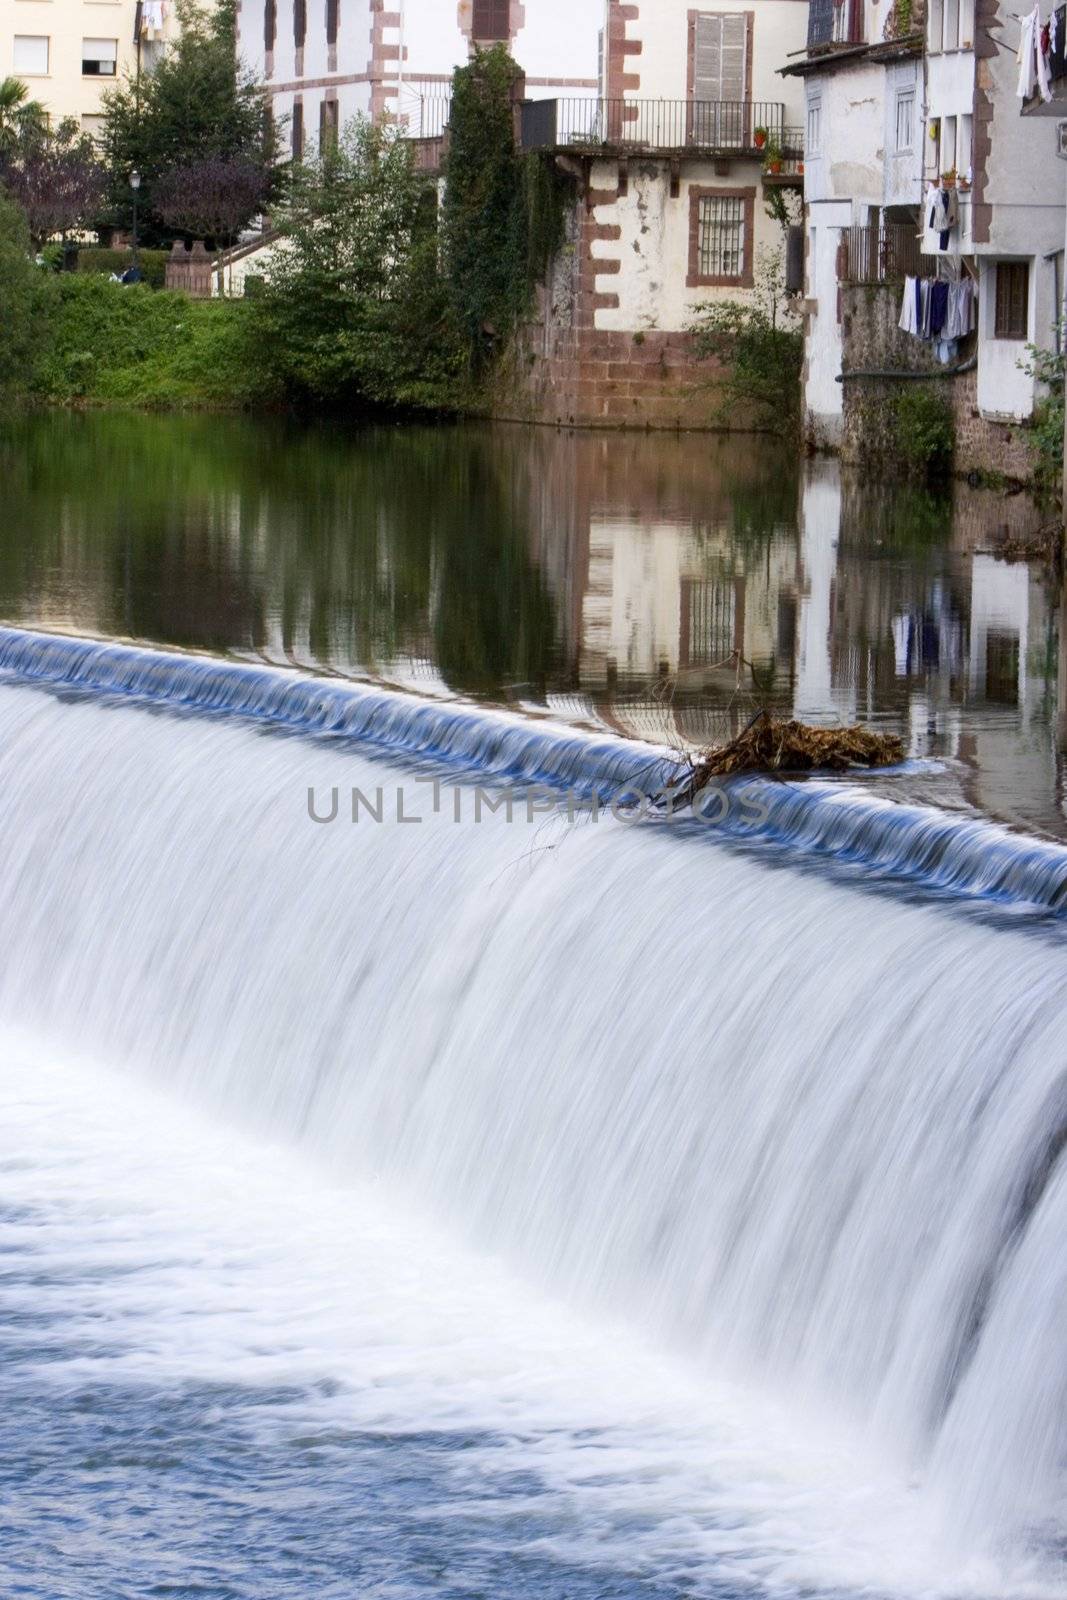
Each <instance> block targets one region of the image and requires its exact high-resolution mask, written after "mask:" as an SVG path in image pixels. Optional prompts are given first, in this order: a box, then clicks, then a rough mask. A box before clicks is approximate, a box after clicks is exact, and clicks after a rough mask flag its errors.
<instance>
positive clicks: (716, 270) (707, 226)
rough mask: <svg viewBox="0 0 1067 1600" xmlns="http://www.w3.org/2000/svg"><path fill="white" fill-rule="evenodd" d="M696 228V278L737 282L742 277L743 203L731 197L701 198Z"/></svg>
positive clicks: (704, 196)
mask: <svg viewBox="0 0 1067 1600" xmlns="http://www.w3.org/2000/svg"><path fill="white" fill-rule="evenodd" d="M697 228H698V233H697V271H698V272H699V274H700V276H701V277H702V278H727V279H729V278H736V279H737V280H738V282H740V280H741V279H742V278H743V277H744V274H745V202H744V201H743V200H742V199H740V198H736V197H734V196H722V195H703V196H702V197H701V201H700V213H699V217H698V222H697Z"/></svg>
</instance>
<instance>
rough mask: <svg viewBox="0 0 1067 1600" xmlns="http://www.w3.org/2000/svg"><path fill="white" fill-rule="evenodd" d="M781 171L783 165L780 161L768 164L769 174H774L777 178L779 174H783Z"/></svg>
mask: <svg viewBox="0 0 1067 1600" xmlns="http://www.w3.org/2000/svg"><path fill="white" fill-rule="evenodd" d="M781 170H782V163H781V162H780V161H768V163H767V171H768V172H773V173H774V174H775V175H776V176H777V174H778V173H779V172H781Z"/></svg>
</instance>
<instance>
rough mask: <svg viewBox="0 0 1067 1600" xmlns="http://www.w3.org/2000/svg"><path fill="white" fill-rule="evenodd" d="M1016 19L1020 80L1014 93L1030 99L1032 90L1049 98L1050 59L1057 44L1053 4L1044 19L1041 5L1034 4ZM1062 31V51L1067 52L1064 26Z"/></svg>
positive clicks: (1050, 87)
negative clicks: (1022, 15)
mask: <svg viewBox="0 0 1067 1600" xmlns="http://www.w3.org/2000/svg"><path fill="white" fill-rule="evenodd" d="M1019 20H1020V24H1021V27H1020V34H1019V50H1018V54H1017V56H1016V60H1017V61H1018V63H1019V81H1018V84H1017V86H1016V93H1017V94H1018V96H1019V99H1020V100H1029V98H1030V96H1031V95H1032V94H1034V93H1035V91H1036V92H1037V93H1039V94H1040V96H1041V98H1042V100H1045V101H1048V100H1051V99H1052V85H1051V83H1050V81H1049V62H1050V61H1051V59H1052V52H1053V51H1054V50H1055V48H1056V31H1057V29H1056V10H1055V7H1053V8H1052V10H1051V12H1050V14H1049V20H1048V21H1047V22H1042V20H1041V7H1040V5H1037V4H1035V6H1034V9H1033V10H1032V11H1031V12H1029V13H1028V14H1027V15H1026V16H1025V17H1021V18H1020V19H1019ZM1064 34H1065V38H1064V51H1065V52H1067V29H1065V30H1064Z"/></svg>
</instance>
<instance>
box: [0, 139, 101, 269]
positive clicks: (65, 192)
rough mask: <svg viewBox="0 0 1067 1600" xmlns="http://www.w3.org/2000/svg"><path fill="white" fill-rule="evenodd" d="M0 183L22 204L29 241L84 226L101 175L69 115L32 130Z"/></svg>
mask: <svg viewBox="0 0 1067 1600" xmlns="http://www.w3.org/2000/svg"><path fill="white" fill-rule="evenodd" d="M3 184H4V187H5V188H6V189H7V191H8V193H9V194H10V195H11V197H12V199H14V200H16V201H17V202H18V204H19V205H20V206H21V207H22V210H23V212H24V213H25V216H26V221H27V224H28V226H29V230H30V237H31V238H32V240H33V243H34V245H35V246H36V247H37V248H38V249H40V247H41V246H42V245H43V244H44V243H45V241H46V240H48V239H50V238H52V237H53V235H54V234H57V233H64V234H65V233H69V232H70V231H71V230H72V229H74V228H78V227H87V226H89V225H90V224H91V223H92V221H93V219H94V218H95V217H97V216H98V215H99V212H100V207H101V205H102V204H103V199H104V193H105V189H106V174H105V172H104V168H103V166H102V165H101V162H100V158H99V155H98V154H97V150H96V146H95V144H94V143H93V140H92V139H91V138H90V137H89V135H88V134H84V133H82V132H81V130H80V129H79V127H78V124H77V123H76V122H75V121H74V119H73V117H69V118H66V119H65V120H64V121H63V122H61V123H60V124H59V126H58V128H56V129H55V131H54V132H53V131H52V130H50V129H48V128H47V127H45V128H43V129H35V130H34V131H32V132H30V133H29V134H28V135H27V136H26V138H25V139H24V140H23V142H22V144H21V146H20V147H19V149H18V150H17V151H16V152H15V153H14V154H13V155H12V157H11V158H10V159H9V161H8V163H7V165H6V167H5V168H4V171H3Z"/></svg>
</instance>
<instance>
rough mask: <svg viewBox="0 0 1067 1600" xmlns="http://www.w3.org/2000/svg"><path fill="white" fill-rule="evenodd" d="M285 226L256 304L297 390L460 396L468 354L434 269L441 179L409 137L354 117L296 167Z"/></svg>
mask: <svg viewBox="0 0 1067 1600" xmlns="http://www.w3.org/2000/svg"><path fill="white" fill-rule="evenodd" d="M279 227H280V228H281V231H282V233H283V235H284V241H285V242H284V244H283V245H282V246H280V247H279V248H278V249H277V250H276V252H275V255H274V259H273V262H272V265H271V267H270V269H269V275H268V280H267V283H266V286H265V290H264V293H263V295H262V298H261V299H259V300H258V301H257V302H256V315H257V317H258V318H259V319H260V322H261V329H262V337H261V340H260V343H261V346H262V348H263V349H264V350H265V351H266V352H267V353H268V357H269V359H270V360H271V361H272V362H273V363H274V366H275V369H276V370H277V371H278V373H279V375H280V376H281V378H282V381H283V382H284V384H285V385H286V387H287V388H288V389H289V390H290V392H292V393H295V394H296V395H298V396H302V397H304V398H310V399H311V400H313V401H317V402H322V401H323V400H327V399H334V398H337V397H341V396H347V397H348V398H349V399H352V400H354V401H357V402H362V403H365V404H373V405H415V406H420V405H422V406H441V405H447V404H449V403H450V402H453V401H454V396H455V386H456V384H457V381H458V373H459V368H460V365H461V362H460V357H459V352H458V346H457V340H456V335H455V332H454V326H453V321H452V318H451V316H450V314H449V307H448V302H447V297H446V294H445V290H444V286H443V285H442V283H441V280H440V276H439V273H438V270H437V254H438V243H437V227H436V205H435V191H434V188H433V186H432V184H427V182H426V180H425V178H423V177H422V176H421V175H420V174H419V173H418V172H417V171H416V170H415V164H414V156H413V153H412V148H411V144H410V142H409V141H407V140H405V139H403V138H401V137H400V136H399V134H398V133H397V132H396V130H395V129H389V128H380V127H374V126H373V125H372V124H371V123H369V122H367V121H365V120H364V119H362V118H357V119H356V120H355V121H354V122H353V123H352V124H350V125H349V126H348V127H347V128H345V130H344V132H343V134H342V137H341V139H340V142H339V143H338V145H337V147H336V149H327V150H326V151H325V152H322V153H320V154H319V155H318V157H317V158H316V159H314V160H312V161H309V162H308V163H306V165H304V166H303V167H301V168H299V169H298V170H297V171H296V173H295V174H294V177H293V186H292V192H291V196H290V201H289V206H288V209H287V211H286V212H285V213H283V214H282V215H281V216H280V218H279Z"/></svg>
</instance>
